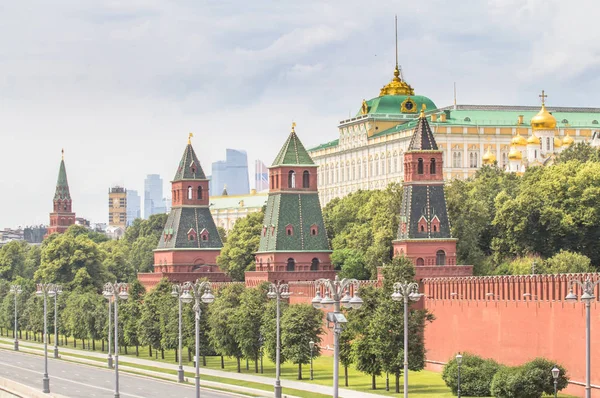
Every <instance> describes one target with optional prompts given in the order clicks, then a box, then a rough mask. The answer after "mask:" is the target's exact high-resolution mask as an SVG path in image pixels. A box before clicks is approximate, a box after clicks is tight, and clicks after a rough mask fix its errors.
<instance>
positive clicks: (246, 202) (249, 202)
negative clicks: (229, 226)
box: [210, 193, 268, 210]
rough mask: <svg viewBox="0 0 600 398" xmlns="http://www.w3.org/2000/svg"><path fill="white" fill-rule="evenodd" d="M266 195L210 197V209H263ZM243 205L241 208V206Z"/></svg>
mask: <svg viewBox="0 0 600 398" xmlns="http://www.w3.org/2000/svg"><path fill="white" fill-rule="evenodd" d="M267 199H268V194H267V193H256V194H254V195H252V194H248V195H227V196H211V197H210V209H211V210H222V209H240V208H251V209H252V208H258V207H263V206H264V205H265V204H266V203H267ZM242 204H243V206H242Z"/></svg>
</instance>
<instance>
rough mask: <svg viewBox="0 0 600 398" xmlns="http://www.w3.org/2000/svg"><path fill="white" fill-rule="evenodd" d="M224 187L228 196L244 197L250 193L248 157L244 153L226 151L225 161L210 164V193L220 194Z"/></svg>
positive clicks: (235, 150) (233, 150)
mask: <svg viewBox="0 0 600 398" xmlns="http://www.w3.org/2000/svg"><path fill="white" fill-rule="evenodd" d="M225 187H227V192H228V193H229V195H246V194H248V192H250V183H249V177H248V155H246V152H245V151H240V150H237V149H226V150H225V160H219V161H217V162H214V163H213V164H212V175H211V180H210V192H212V193H216V192H221V191H222V190H223V189H224V188H225Z"/></svg>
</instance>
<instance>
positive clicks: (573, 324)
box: [422, 274, 600, 398]
mask: <svg viewBox="0 0 600 398" xmlns="http://www.w3.org/2000/svg"><path fill="white" fill-rule="evenodd" d="M587 276H590V277H591V279H592V280H594V281H595V280H598V279H599V278H600V274H588V275H586V274H570V275H569V274H562V275H527V276H498V277H464V278H431V279H424V280H423V281H422V284H423V286H422V288H423V292H424V294H425V295H426V296H427V298H426V300H425V303H424V304H425V308H427V309H428V310H429V311H431V312H432V313H433V314H434V315H435V317H436V319H435V321H434V322H433V323H431V324H430V325H428V326H427V327H426V329H425V347H426V350H427V354H426V356H427V368H428V369H431V370H441V368H442V366H443V364H444V363H446V362H447V361H448V360H449V359H450V358H452V357H453V356H454V355H456V353H457V352H459V351H463V352H464V351H468V352H470V353H474V354H477V355H480V356H483V357H487V358H493V359H495V360H497V361H498V362H500V363H503V364H507V365H519V364H522V363H524V362H526V361H529V360H531V359H533V358H535V357H540V356H541V357H545V358H548V359H550V360H556V361H557V362H559V363H561V364H562V365H563V366H565V367H566V368H567V370H568V373H569V376H570V378H571V384H570V385H569V387H568V388H567V390H565V392H566V393H568V394H573V395H576V396H583V395H584V388H583V386H582V384H584V383H585V324H586V318H585V306H584V304H583V303H581V302H577V303H569V302H566V301H565V300H564V298H565V296H566V295H567V294H568V292H569V288H570V284H569V283H568V282H569V280H571V279H579V280H583V279H585V278H586V277H587ZM574 292H575V293H576V294H577V296H578V297H581V290H580V289H579V288H576V289H574ZM524 294H526V295H525V296H524ZM594 295H595V296H596V299H595V300H594V301H593V302H592V304H591V361H592V385H595V388H592V397H596V398H600V301H599V297H600V289H599V287H598V286H596V288H595V293H594Z"/></svg>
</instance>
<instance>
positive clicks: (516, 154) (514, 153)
mask: <svg viewBox="0 0 600 398" xmlns="http://www.w3.org/2000/svg"><path fill="white" fill-rule="evenodd" d="M508 158H509V159H510V160H521V159H523V154H522V153H521V151H519V150H517V148H515V146H514V145H513V146H512V148H511V149H510V152H509V153H508Z"/></svg>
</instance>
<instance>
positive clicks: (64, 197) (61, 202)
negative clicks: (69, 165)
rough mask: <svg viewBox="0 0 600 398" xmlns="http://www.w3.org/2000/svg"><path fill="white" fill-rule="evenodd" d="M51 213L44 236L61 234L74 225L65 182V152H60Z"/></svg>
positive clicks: (73, 214)
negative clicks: (60, 157)
mask: <svg viewBox="0 0 600 398" xmlns="http://www.w3.org/2000/svg"><path fill="white" fill-rule="evenodd" d="M52 202H53V212H52V213H50V226H49V227H48V233H47V235H46V236H48V235H50V234H53V233H55V232H58V233H63V232H65V231H66V230H67V228H69V227H70V226H71V225H73V224H75V213H74V212H73V211H72V209H71V206H72V204H73V202H72V200H71V193H70V191H69V182H68V181H67V169H66V168H65V151H64V150H63V151H62V159H61V161H60V169H59V170H58V180H57V181H56V191H55V193H54V199H53V200H52Z"/></svg>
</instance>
